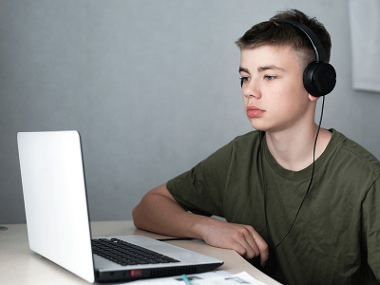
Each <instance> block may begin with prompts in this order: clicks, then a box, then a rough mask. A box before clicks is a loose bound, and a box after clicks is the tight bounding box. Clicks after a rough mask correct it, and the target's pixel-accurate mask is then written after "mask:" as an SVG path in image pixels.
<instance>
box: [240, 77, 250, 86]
mask: <svg viewBox="0 0 380 285" xmlns="http://www.w3.org/2000/svg"><path fill="white" fill-rule="evenodd" d="M247 81H249V77H242V78H240V87H243V83H244V82H247Z"/></svg>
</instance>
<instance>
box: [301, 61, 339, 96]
mask: <svg viewBox="0 0 380 285" xmlns="http://www.w3.org/2000/svg"><path fill="white" fill-rule="evenodd" d="M335 83H336V72H335V69H334V67H333V66H332V65H331V64H329V63H326V62H316V61H314V62H311V63H310V64H308V66H306V68H305V70H304V72H303V85H304V86H305V89H306V91H307V92H309V94H311V95H313V96H314V97H320V96H325V95H327V94H329V93H330V92H331V91H332V90H333V89H334V87H335Z"/></svg>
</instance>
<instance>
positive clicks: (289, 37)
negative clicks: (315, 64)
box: [236, 9, 331, 67]
mask: <svg viewBox="0 0 380 285" xmlns="http://www.w3.org/2000/svg"><path fill="white" fill-rule="evenodd" d="M281 20H291V21H295V22H299V23H301V24H303V25H305V26H307V27H309V28H310V29H311V30H312V31H313V32H314V33H315V34H316V36H317V37H318V39H319V40H320V42H321V44H322V46H323V48H324V49H325V53H326V60H325V61H326V62H329V61H330V54H331V37H330V34H329V33H328V32H327V30H326V29H325V27H324V26H323V24H322V23H320V22H319V21H318V20H317V19H316V18H310V17H308V16H307V15H305V14H304V13H302V12H301V11H298V10H295V9H292V10H288V11H284V12H280V13H278V14H276V15H275V16H273V17H272V18H271V19H270V20H269V21H266V22H262V23H259V24H257V25H254V26H253V27H252V28H251V29H249V30H248V31H247V32H246V33H245V34H244V35H243V36H242V37H241V38H240V39H239V40H238V41H236V44H237V45H238V46H239V48H240V50H243V49H254V48H257V47H260V46H264V45H269V46H286V45H290V46H292V47H293V48H294V49H295V50H298V51H302V52H303V54H304V56H303V57H302V61H303V62H304V65H305V67H306V65H307V64H309V63H310V62H312V61H314V60H315V53H314V49H313V47H312V44H311V42H310V40H309V39H308V38H307V37H306V35H305V34H304V33H303V32H302V31H300V30H299V29H298V28H296V27H294V26H293V25H290V24H288V23H283V22H281Z"/></svg>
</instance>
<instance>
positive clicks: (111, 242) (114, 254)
mask: <svg viewBox="0 0 380 285" xmlns="http://www.w3.org/2000/svg"><path fill="white" fill-rule="evenodd" d="M91 243H92V252H93V253H94V254H97V255H99V256H101V257H104V258H106V259H108V260H111V261H113V262H116V263H118V264H120V265H122V266H126V265H139V264H157V263H172V262H179V260H176V259H174V258H171V257H169V256H166V255H163V254H159V253H157V252H154V251H151V250H149V249H146V248H143V247H141V246H138V245H134V244H131V243H129V242H126V241H123V240H120V239H117V238H111V239H107V238H99V239H92V240H91Z"/></svg>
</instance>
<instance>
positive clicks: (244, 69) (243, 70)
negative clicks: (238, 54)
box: [239, 65, 285, 74]
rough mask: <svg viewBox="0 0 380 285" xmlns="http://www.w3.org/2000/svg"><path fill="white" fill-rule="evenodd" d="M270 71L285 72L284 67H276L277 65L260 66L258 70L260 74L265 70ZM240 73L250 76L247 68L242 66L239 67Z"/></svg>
mask: <svg viewBox="0 0 380 285" xmlns="http://www.w3.org/2000/svg"><path fill="white" fill-rule="evenodd" d="M270 69H276V70H280V71H285V69H283V68H282V67H279V66H276V65H266V66H260V67H258V68H257V70H258V71H259V72H263V71H265V70H270ZM240 72H246V73H248V74H250V73H249V71H248V69H247V68H244V67H241V66H240V67H239V73H240Z"/></svg>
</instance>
